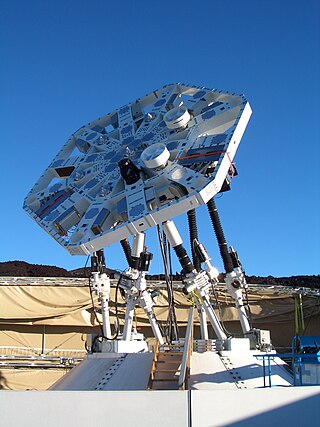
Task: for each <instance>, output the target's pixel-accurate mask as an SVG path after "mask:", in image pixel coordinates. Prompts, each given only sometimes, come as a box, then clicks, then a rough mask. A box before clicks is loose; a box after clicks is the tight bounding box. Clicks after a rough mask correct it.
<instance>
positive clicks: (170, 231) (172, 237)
mask: <svg viewBox="0 0 320 427" xmlns="http://www.w3.org/2000/svg"><path fill="white" fill-rule="evenodd" d="M162 227H163V231H164V232H165V233H166V236H167V239H168V240H169V243H170V246H171V247H172V248H174V247H176V246H178V245H182V242H183V241H182V239H181V236H180V233H179V231H178V230H177V227H176V226H175V224H174V222H173V221H170V220H168V221H165V222H164V223H163V224H162Z"/></svg>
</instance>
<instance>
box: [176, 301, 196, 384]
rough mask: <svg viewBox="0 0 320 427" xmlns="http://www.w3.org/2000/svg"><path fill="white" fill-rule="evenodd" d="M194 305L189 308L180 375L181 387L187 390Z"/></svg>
mask: <svg viewBox="0 0 320 427" xmlns="http://www.w3.org/2000/svg"><path fill="white" fill-rule="evenodd" d="M193 311H194V310H193V307H191V308H190V309H189V316H188V325H187V330H186V337H185V340H184V347H183V355H182V361H181V369H180V375H179V389H180V390H185V389H186V388H187V387H188V377H189V373H190V358H191V354H192V347H193Z"/></svg>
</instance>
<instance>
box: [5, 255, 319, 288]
mask: <svg viewBox="0 0 320 427" xmlns="http://www.w3.org/2000/svg"><path fill="white" fill-rule="evenodd" d="M115 271H116V270H113V269H111V268H107V269H106V272H107V274H109V276H110V277H111V278H113V276H114V273H115ZM89 274H90V268H89V267H86V268H77V269H74V270H66V269H64V268H62V267H57V266H54V265H41V264H30V263H28V262H25V261H18V260H15V261H5V262H0V276H3V277H88V275H89ZM223 277H224V275H223V274H221V275H220V276H219V279H220V280H221V281H223ZM147 278H148V279H154V280H164V279H165V276H164V275H163V274H154V275H147ZM246 279H247V283H248V284H266V285H274V286H276V285H277V286H279V285H282V286H294V287H309V288H320V275H298V276H288V277H274V276H267V277H262V276H255V275H252V276H247V275H246ZM173 280H181V275H180V274H175V275H174V276H173Z"/></svg>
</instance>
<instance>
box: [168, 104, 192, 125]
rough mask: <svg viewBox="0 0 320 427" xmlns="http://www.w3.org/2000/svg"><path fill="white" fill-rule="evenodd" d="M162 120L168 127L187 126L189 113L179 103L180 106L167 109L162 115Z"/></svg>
mask: <svg viewBox="0 0 320 427" xmlns="http://www.w3.org/2000/svg"><path fill="white" fill-rule="evenodd" d="M163 120H164V121H165V123H166V125H167V127H168V128H169V129H179V128H183V127H185V126H187V123H188V121H189V120H190V114H189V111H188V110H187V109H186V107H185V106H184V105H180V107H175V108H172V110H169V111H168V112H167V113H166V114H165V115H164V117H163Z"/></svg>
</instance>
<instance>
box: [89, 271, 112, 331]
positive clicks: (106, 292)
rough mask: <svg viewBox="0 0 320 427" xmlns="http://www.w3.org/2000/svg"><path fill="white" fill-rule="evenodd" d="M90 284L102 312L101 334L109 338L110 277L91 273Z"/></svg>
mask: <svg viewBox="0 0 320 427" xmlns="http://www.w3.org/2000/svg"><path fill="white" fill-rule="evenodd" d="M92 286H93V289H94V291H95V293H96V295H97V296H98V300H99V303H100V306H101V314H102V329H103V335H104V337H106V338H111V328H110V318H109V299H110V287H111V284H110V278H109V276H108V275H107V274H105V273H99V272H93V273H92Z"/></svg>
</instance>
